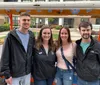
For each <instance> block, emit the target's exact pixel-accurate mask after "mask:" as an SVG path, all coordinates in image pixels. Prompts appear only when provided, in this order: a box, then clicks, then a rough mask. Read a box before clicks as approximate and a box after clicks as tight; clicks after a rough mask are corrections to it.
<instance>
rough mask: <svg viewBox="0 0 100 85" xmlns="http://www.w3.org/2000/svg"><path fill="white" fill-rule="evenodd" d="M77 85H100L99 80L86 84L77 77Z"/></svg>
mask: <svg viewBox="0 0 100 85" xmlns="http://www.w3.org/2000/svg"><path fill="white" fill-rule="evenodd" d="M77 85H100V80H99V79H98V80H96V81H93V82H87V81H84V80H82V79H81V78H79V77H78V81H77Z"/></svg>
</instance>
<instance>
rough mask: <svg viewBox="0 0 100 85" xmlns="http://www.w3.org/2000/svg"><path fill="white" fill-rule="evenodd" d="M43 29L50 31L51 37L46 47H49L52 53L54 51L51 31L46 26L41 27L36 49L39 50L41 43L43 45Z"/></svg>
mask: <svg viewBox="0 0 100 85" xmlns="http://www.w3.org/2000/svg"><path fill="white" fill-rule="evenodd" d="M44 29H50V32H51V37H50V40H49V43H48V45H49V50H52V51H54V50H55V46H54V42H53V36H52V30H51V28H50V27H49V26H48V25H43V26H42V28H41V29H40V32H39V35H38V38H37V40H36V48H37V49H38V50H39V49H40V48H41V46H42V43H43V39H42V32H43V30H44Z"/></svg>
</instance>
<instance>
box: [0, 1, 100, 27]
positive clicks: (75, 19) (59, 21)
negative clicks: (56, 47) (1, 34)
mask: <svg viewBox="0 0 100 85" xmlns="http://www.w3.org/2000/svg"><path fill="white" fill-rule="evenodd" d="M0 1H2V2H21V3H23V2H67V1H70V2H71V1H100V0H0ZM2 17H3V18H2V19H4V16H2ZM0 19H1V17H0ZM34 20H35V22H33V24H34V25H36V24H40V25H41V24H51V25H52V24H53V25H68V26H69V27H70V28H77V27H78V25H79V23H80V22H81V21H90V22H92V24H97V25H98V24H100V18H91V17H90V16H89V17H88V16H78V15H70V16H68V17H63V18H62V17H61V18H60V17H59V18H58V17H56V16H55V17H50V18H47V17H46V18H38V17H37V18H35V19H34ZM0 21H1V20H0ZM4 21H9V19H8V17H6V18H5V19H4ZM4 21H3V22H4ZM13 22H14V25H17V24H18V16H14V17H13ZM0 24H2V23H1V22H0Z"/></svg>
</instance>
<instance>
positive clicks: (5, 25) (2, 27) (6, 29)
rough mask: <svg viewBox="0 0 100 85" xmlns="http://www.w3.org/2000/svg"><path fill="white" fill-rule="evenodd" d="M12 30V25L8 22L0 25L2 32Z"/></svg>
mask: <svg viewBox="0 0 100 85" xmlns="http://www.w3.org/2000/svg"><path fill="white" fill-rule="evenodd" d="M8 30H10V25H9V24H8V23H6V24H3V25H0V32H3V31H8Z"/></svg>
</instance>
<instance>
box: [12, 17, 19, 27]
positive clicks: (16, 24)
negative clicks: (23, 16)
mask: <svg viewBox="0 0 100 85" xmlns="http://www.w3.org/2000/svg"><path fill="white" fill-rule="evenodd" d="M13 25H14V26H18V16H14V17H13Z"/></svg>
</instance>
